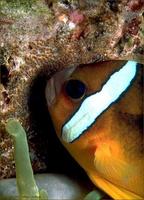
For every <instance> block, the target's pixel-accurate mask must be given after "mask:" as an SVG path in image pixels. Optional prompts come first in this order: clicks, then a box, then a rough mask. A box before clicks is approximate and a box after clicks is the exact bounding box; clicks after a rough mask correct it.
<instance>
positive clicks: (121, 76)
mask: <svg viewBox="0 0 144 200" xmlns="http://www.w3.org/2000/svg"><path fill="white" fill-rule="evenodd" d="M142 96H143V65H142V64H138V63H137V62H135V61H106V62H99V63H93V64H87V65H81V66H78V67H71V68H67V69H64V70H62V71H60V72H57V73H56V74H55V75H54V76H53V77H52V78H51V79H50V80H48V82H47V86H46V99H47V104H48V110H49V113H50V115H51V118H52V121H53V124H54V127H55V130H56V134H57V136H58V138H59V140H60V141H61V143H62V144H63V145H64V146H65V147H66V149H67V150H68V151H69V153H70V154H71V155H72V156H73V158H74V159H75V160H76V161H77V162H78V163H79V164H80V166H81V167H82V168H83V169H84V170H85V171H86V173H87V174H88V176H89V178H90V179H91V181H92V182H93V183H94V184H95V185H96V186H97V187H98V188H100V189H101V190H103V191H104V192H105V193H107V194H108V195H109V196H110V197H112V198H113V199H144V137H143V127H142V120H143V97H142Z"/></svg>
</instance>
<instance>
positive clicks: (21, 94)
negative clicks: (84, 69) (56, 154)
mask: <svg viewBox="0 0 144 200" xmlns="http://www.w3.org/2000/svg"><path fill="white" fill-rule="evenodd" d="M143 12H144V2H143V1H141V0H137V1H134V0H124V1H121V0H119V1H109V0H101V1H92V0H90V1H87V0H85V1H82V0H80V1H59V0H55V1H49V0H31V1H26V0H16V1H13V0H12V1H10V2H9V1H7V0H1V1H0V76H1V82H0V119H1V121H0V157H1V158H0V178H1V179H2V178H8V177H12V176H14V175H15V167H14V159H13V144H12V141H11V138H10V137H9V136H8V135H7V134H6V132H5V123H6V121H7V119H8V118H12V117H15V118H17V119H18V120H19V121H20V122H21V123H22V124H23V126H24V127H25V129H26V131H27V133H28V138H29V143H30V150H31V157H32V163H33V168H34V171H39V170H45V169H46V163H45V162H43V159H42V157H43V156H45V155H46V153H44V152H43V151H45V150H41V149H40V147H39V149H37V146H38V145H36V144H35V143H34V141H36V143H39V137H38V139H37V131H36V129H35V128H33V127H35V124H31V111H30V108H29V97H30V95H31V89H32V88H33V87H35V86H34V84H35V80H36V79H37V78H38V77H40V79H39V80H43V83H42V85H43V87H44V85H45V82H46V80H47V79H48V78H50V77H51V76H52V74H54V73H55V72H57V71H59V70H61V69H63V68H66V67H71V66H78V65H81V64H88V63H92V62H99V61H105V60H136V61H138V62H140V63H144V13H143ZM40 105H41V104H40ZM35 138H36V139H35Z"/></svg>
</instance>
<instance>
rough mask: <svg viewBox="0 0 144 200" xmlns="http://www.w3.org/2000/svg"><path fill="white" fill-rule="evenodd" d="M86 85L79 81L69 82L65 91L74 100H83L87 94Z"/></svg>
mask: <svg viewBox="0 0 144 200" xmlns="http://www.w3.org/2000/svg"><path fill="white" fill-rule="evenodd" d="M85 90H86V87H85V84H84V83H83V82H81V81H79V80H69V81H68V82H67V84H66V87H65V91H66V93H67V95H68V96H70V97H71V98H73V99H79V98H81V97H82V96H83V95H84V93H85Z"/></svg>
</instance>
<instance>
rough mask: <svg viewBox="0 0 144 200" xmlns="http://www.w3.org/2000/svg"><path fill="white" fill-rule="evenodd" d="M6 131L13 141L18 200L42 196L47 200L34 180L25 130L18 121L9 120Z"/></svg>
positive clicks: (36, 199) (40, 197)
mask: <svg viewBox="0 0 144 200" xmlns="http://www.w3.org/2000/svg"><path fill="white" fill-rule="evenodd" d="M6 131H7V132H8V133H9V134H10V135H11V136H12V137H13V140H14V159H15V165H16V179H17V187H18V192H19V198H20V200H25V199H27V200H28V199H29V200H31V199H33V200H40V199H42V198H43V196H44V199H45V200H47V199H48V195H47V192H46V191H44V190H40V191H39V189H38V187H37V185H36V182H35V179H34V174H33V170H32V166H31V162H30V157H29V148H28V142H27V137H26V132H25V130H24V129H23V127H22V126H21V124H20V122H19V121H17V120H16V119H9V120H8V122H7V124H6Z"/></svg>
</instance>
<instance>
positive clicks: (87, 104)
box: [62, 61, 137, 143]
mask: <svg viewBox="0 0 144 200" xmlns="http://www.w3.org/2000/svg"><path fill="white" fill-rule="evenodd" d="M136 65H137V63H136V62H134V61H128V62H127V63H126V64H125V65H124V66H123V67H122V68H121V69H120V70H119V71H118V72H115V73H114V74H112V75H111V77H110V78H109V80H108V81H107V82H106V83H105V85H104V86H103V87H102V90H101V91H100V92H97V93H95V94H93V95H91V96H89V97H87V98H86V99H85V100H84V101H83V103H82V104H81V106H80V108H79V109H78V111H77V112H76V113H75V114H74V116H73V117H72V118H71V119H70V120H69V121H68V122H67V123H66V124H65V125H64V126H63V128H62V138H63V140H64V141H65V142H68V143H69V142H72V141H73V140H75V139H77V138H78V137H79V136H80V135H81V134H82V133H83V132H84V131H85V130H87V128H88V127H90V126H91V125H92V124H93V123H94V122H95V120H96V119H97V118H98V116H100V114H101V113H102V112H104V111H105V110H106V109H107V108H108V107H109V106H110V105H111V104H112V103H113V102H115V101H116V100H117V99H118V98H119V97H120V96H121V94H122V93H123V92H124V91H125V90H126V89H127V88H128V86H129V85H130V83H131V81H132V80H133V78H134V77H135V75H136Z"/></svg>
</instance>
